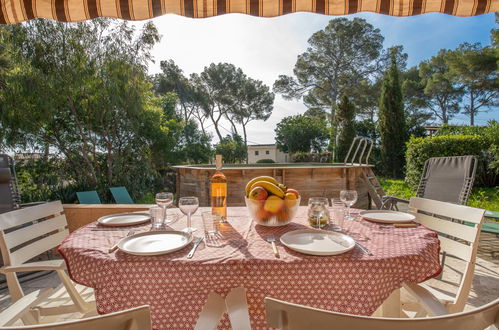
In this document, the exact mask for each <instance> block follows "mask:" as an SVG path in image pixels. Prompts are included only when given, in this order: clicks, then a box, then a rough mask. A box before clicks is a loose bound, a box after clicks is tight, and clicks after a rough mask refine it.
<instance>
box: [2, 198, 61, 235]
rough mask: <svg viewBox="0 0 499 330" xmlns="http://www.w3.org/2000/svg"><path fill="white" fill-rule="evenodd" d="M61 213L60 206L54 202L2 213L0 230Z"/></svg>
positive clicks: (57, 202) (58, 202) (59, 203)
mask: <svg viewBox="0 0 499 330" xmlns="http://www.w3.org/2000/svg"><path fill="white" fill-rule="evenodd" d="M61 212H63V208H62V204H61V202H60V201H56V202H50V203H44V204H40V205H36V206H32V207H26V208H23V209H19V210H15V211H12V212H7V213H2V214H0V230H6V229H9V228H12V227H17V226H20V225H22V224H25V223H28V222H32V221H35V220H39V219H42V218H46V217H50V216H53V215H54V214H57V213H61Z"/></svg>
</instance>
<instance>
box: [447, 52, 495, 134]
mask: <svg viewBox="0 0 499 330" xmlns="http://www.w3.org/2000/svg"><path fill="white" fill-rule="evenodd" d="M498 59H499V56H498V54H497V53H496V50H494V49H493V48H491V47H484V48H482V47H480V45H479V44H474V45H470V44H467V43H464V44H461V45H460V46H459V47H458V48H457V49H455V50H453V51H449V52H448V53H447V54H446V57H445V60H446V63H447V65H448V67H449V77H450V79H451V81H452V82H453V83H454V84H456V85H457V86H458V88H459V89H460V90H462V91H464V93H465V94H464V95H465V97H466V99H467V100H468V104H466V105H465V106H464V113H465V114H466V115H468V116H469V117H470V125H471V126H473V125H475V116H476V115H477V114H478V113H479V112H480V111H487V110H488V109H490V108H492V107H496V106H497V105H498V104H499V102H498V96H499V92H498V91H499V82H498V76H497V61H498Z"/></svg>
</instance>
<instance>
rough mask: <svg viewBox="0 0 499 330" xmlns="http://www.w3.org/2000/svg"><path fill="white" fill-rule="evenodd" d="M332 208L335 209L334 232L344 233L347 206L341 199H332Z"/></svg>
mask: <svg viewBox="0 0 499 330" xmlns="http://www.w3.org/2000/svg"><path fill="white" fill-rule="evenodd" d="M331 206H332V207H333V221H334V222H333V224H336V225H333V230H334V231H342V230H343V228H342V226H343V220H344V219H345V204H343V202H342V201H341V199H339V198H332V199H331Z"/></svg>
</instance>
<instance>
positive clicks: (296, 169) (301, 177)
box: [174, 163, 373, 209]
mask: <svg viewBox="0 0 499 330" xmlns="http://www.w3.org/2000/svg"><path fill="white" fill-rule="evenodd" d="M372 167H373V165H358V164H354V165H345V164H315V163H293V164H249V165H245V164H242V165H240V164H235V165H231V164H225V165H224V167H223V170H222V171H223V173H224V174H225V176H226V177H227V195H228V196H227V197H228V198H227V205H228V206H244V205H245V204H244V188H245V187H246V183H247V182H248V181H249V180H251V179H252V178H254V177H256V176H260V175H268V176H272V177H274V178H276V179H277V180H278V181H279V182H281V183H283V184H284V185H286V186H287V187H288V188H293V189H296V190H298V191H299V192H300V194H301V196H302V198H301V204H302V205H306V204H307V202H308V199H309V198H310V197H328V198H339V195H340V191H341V190H344V189H353V190H357V192H358V194H359V199H358V201H357V203H356V204H355V205H354V207H356V208H364V209H367V208H368V206H369V197H368V193H367V187H366V186H365V185H364V183H363V182H364V181H363V179H362V174H363V172H364V171H366V170H368V169H369V168H372ZM174 168H175V169H176V171H177V196H178V197H184V196H197V197H198V198H199V204H200V206H209V205H210V178H211V177H212V176H213V174H214V173H215V166H214V165H186V166H174Z"/></svg>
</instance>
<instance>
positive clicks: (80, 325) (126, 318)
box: [0, 306, 152, 330]
mask: <svg viewBox="0 0 499 330" xmlns="http://www.w3.org/2000/svg"><path fill="white" fill-rule="evenodd" d="M7 329H12V328H10V327H9V328H4V327H0V330H7ZM15 329H19V330H28V329H29V330H49V329H50V330H88V329H106V330H151V329H152V324H151V312H150V310H149V306H140V307H136V308H131V309H127V310H124V311H119V312H115V313H109V314H106V315H99V316H94V317H88V318H84V319H81V320H76V321H69V322H61V323H50V324H40V325H30V326H23V327H16V328H15Z"/></svg>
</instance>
